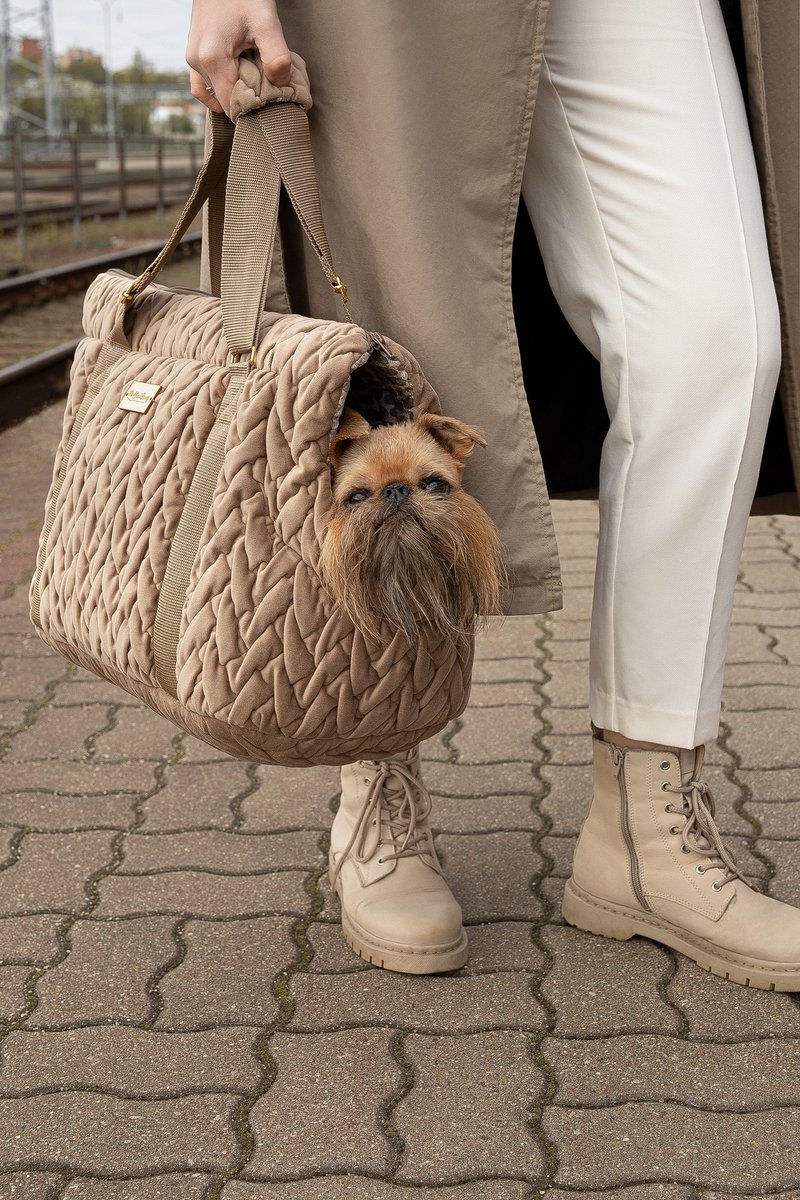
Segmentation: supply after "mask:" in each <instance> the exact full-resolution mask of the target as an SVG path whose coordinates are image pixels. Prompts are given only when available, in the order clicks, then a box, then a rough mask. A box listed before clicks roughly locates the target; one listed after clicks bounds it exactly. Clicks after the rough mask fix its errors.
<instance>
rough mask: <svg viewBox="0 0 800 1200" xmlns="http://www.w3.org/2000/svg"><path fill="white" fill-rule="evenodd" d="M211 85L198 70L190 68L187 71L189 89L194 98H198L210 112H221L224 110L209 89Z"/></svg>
mask: <svg viewBox="0 0 800 1200" xmlns="http://www.w3.org/2000/svg"><path fill="white" fill-rule="evenodd" d="M211 86H212V85H211V84H209V83H207V81H206V80H205V79H204V78H203V76H202V75H201V74H200V72H199V71H195V70H192V71H190V72H189V90H190V91H191V93H192V95H193V96H194V98H195V100H199V101H200V103H201V104H205V106H206V108H210V109H211V111H212V112H218V113H221V112H223V111H224V110H223V108H222V105H221V104H220V102H219V100H218V99H217V97H216V96H215V95H214V94H213V93H212V92H210V91H209V87H211ZM215 90H216V89H215Z"/></svg>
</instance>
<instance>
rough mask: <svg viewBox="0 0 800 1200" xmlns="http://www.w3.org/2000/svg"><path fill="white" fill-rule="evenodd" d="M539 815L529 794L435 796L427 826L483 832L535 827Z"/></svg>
mask: <svg viewBox="0 0 800 1200" xmlns="http://www.w3.org/2000/svg"><path fill="white" fill-rule="evenodd" d="M541 825H542V819H541V817H540V816H539V814H538V813H537V812H536V811H535V810H534V809H533V807H532V805H531V797H530V796H502V795H501V796H491V797H489V798H486V797H483V796H480V797H476V798H473V797H470V796H436V797H435V800H434V805H433V812H432V814H431V826H432V828H433V829H434V831H435V832H440V833H485V832H489V831H492V830H494V831H497V830H504V829H505V830H509V829H526V830H528V829H529V830H531V831H534V830H538V829H540V828H541Z"/></svg>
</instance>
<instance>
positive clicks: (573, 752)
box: [542, 726, 592, 767]
mask: <svg viewBox="0 0 800 1200" xmlns="http://www.w3.org/2000/svg"><path fill="white" fill-rule="evenodd" d="M542 746H543V748H544V749H545V750H546V751H547V765H548V767H550V765H551V764H552V766H554V767H557V766H577V767H582V766H587V765H589V764H590V763H591V761H592V739H591V737H590V735H589V734H588V733H567V734H562V733H561V732H560V731H559V730H558V726H555V727H554V732H553V733H548V734H546V735H545V737H543V738H542Z"/></svg>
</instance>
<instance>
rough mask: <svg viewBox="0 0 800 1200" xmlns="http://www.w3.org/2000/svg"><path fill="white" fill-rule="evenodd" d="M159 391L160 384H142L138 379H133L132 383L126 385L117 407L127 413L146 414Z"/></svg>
mask: <svg viewBox="0 0 800 1200" xmlns="http://www.w3.org/2000/svg"><path fill="white" fill-rule="evenodd" d="M160 391H161V384H160V383H142V381H141V380H140V379H134V381H133V383H129V384H128V387H127V389H126V391H125V395H124V396H123V397H122V399H121V400H120V402H119V406H120V408H124V409H125V410H126V411H127V412H137V413H143V412H147V410H148V408H149V407H150V405H151V404H152V403H153V401H154V399H155V398H156V396H157V395H158V393H159V392H160Z"/></svg>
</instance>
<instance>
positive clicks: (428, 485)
mask: <svg viewBox="0 0 800 1200" xmlns="http://www.w3.org/2000/svg"><path fill="white" fill-rule="evenodd" d="M419 486H420V487H421V488H423V489H424V490H425V491H426V492H449V491H450V484H449V483H448V482H447V480H446V479H440V478H439V476H438V475H432V476H431V477H430V479H422V480H421V481H420V485H419Z"/></svg>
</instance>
